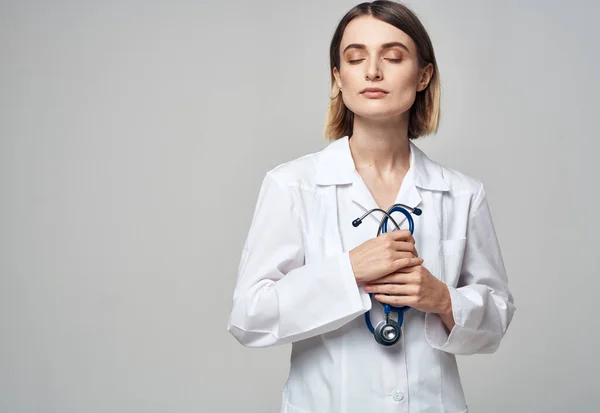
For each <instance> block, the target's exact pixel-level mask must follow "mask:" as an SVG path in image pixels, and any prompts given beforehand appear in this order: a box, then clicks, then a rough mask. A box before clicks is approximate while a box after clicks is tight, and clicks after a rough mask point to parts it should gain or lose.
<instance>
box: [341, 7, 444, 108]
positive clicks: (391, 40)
mask: <svg viewBox="0 0 600 413" xmlns="http://www.w3.org/2000/svg"><path fill="white" fill-rule="evenodd" d="M340 55H341V56H340V59H341V60H340V70H339V71H338V70H337V68H334V70H333V74H334V76H335V80H336V83H337V85H338V87H340V88H341V89H342V94H341V96H342V98H343V101H344V104H345V105H346V106H347V107H348V109H350V110H351V111H352V112H353V113H354V114H355V115H356V116H361V117H366V118H374V119H375V118H378V119H386V118H387V119H389V118H396V117H399V116H401V115H402V114H403V113H406V115H408V111H409V109H410V108H411V106H412V104H413V102H414V101H415V95H416V93H417V92H418V91H421V90H423V89H424V88H425V87H426V85H427V83H428V82H429V80H430V78H431V75H432V70H433V66H432V65H431V64H429V65H427V67H426V68H423V69H421V68H419V64H418V59H417V50H416V46H415V44H414V42H413V41H412V39H411V38H410V37H409V36H408V35H407V34H406V33H404V32H403V31H402V30H400V29H397V28H396V27H394V26H392V25H391V24H388V23H385V22H383V21H381V20H378V19H376V18H374V17H372V16H361V17H357V18H355V19H353V20H352V21H351V22H350V23H349V24H348V25H347V26H346V29H345V30H344V34H343V36H342V42H341V45H340ZM366 88H379V89H382V90H383V91H384V92H383V93H369V92H365V91H364V90H365V89H366Z"/></svg>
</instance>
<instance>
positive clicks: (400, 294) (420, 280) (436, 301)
mask: <svg viewBox="0 0 600 413" xmlns="http://www.w3.org/2000/svg"><path fill="white" fill-rule="evenodd" d="M364 287H365V291H366V292H368V293H374V297H375V299H376V300H377V301H379V302H382V303H386V304H391V305H393V306H395V307H401V306H404V305H407V306H410V307H412V308H415V309H417V310H419V311H423V312H426V313H438V314H441V315H451V314H452V303H451V299H450V292H449V291H448V287H447V286H446V284H444V283H443V282H442V281H440V280H439V279H437V278H436V277H434V276H433V275H432V274H431V273H430V272H429V270H428V269H427V268H425V267H423V266H422V265H417V266H413V267H409V268H404V269H402V270H399V271H397V272H395V273H393V274H389V275H386V276H384V277H381V278H379V279H376V280H373V281H372V282H369V283H367V284H365V286H364ZM386 294H389V295H386ZM446 324H447V326H448V327H449V328H450V329H451V328H452V327H451V326H449V325H448V323H446Z"/></svg>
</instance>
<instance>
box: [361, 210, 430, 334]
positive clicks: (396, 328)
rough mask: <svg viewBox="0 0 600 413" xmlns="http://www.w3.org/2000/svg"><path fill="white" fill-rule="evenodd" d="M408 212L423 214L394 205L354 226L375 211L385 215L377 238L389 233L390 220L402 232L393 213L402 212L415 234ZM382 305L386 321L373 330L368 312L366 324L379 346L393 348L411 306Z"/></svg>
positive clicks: (419, 211)
mask: <svg viewBox="0 0 600 413" xmlns="http://www.w3.org/2000/svg"><path fill="white" fill-rule="evenodd" d="M408 210H410V211H412V213H413V214H415V215H417V216H418V215H421V214H422V212H423V211H421V209H419V208H411V207H409V206H408V205H404V204H394V205H392V206H391V207H390V208H389V209H388V210H387V212H386V211H384V210H383V209H379V208H375V209H372V210H370V211H368V212H366V213H365V214H364V215H363V216H362V217H360V218H356V219H355V220H354V221H352V226H354V227H358V226H359V225H360V224H361V223H362V220H363V219H365V217H366V216H368V215H369V214H371V213H372V212H374V211H381V212H383V213H384V214H385V215H384V216H383V218H382V219H381V222H380V224H379V229H378V230H377V236H379V235H381V233H382V232H383V233H385V232H387V222H388V218H389V219H390V220H391V221H392V223H393V224H394V226H395V227H396V229H397V230H400V226H399V225H398V223H397V222H396V221H394V218H392V213H393V212H402V213H403V214H404V215H405V216H406V219H407V220H408V230H409V231H410V233H411V234H413V233H414V231H415V222H414V220H413V218H412V216H411V215H410V212H409V211H408ZM369 296H370V297H371V298H373V294H372V293H371V294H369ZM382 305H383V312H384V314H385V320H383V321H381V322H379V323H378V324H377V326H375V328H373V324H372V323H371V312H370V311H367V312H366V313H365V322H366V323H367V327H369V330H370V331H371V333H372V334H373V336H374V337H375V341H377V342H378V343H379V344H381V345H383V346H391V345H394V344H396V343H397V342H398V340H400V336H401V335H402V330H401V329H402V322H403V321H404V312H405V311H407V310H408V309H410V307H409V306H402V307H394V306H392V305H390V304H383V303H382ZM391 312H394V313H396V314H398V322H396V321H394V320H393V319H391V318H390V313H391Z"/></svg>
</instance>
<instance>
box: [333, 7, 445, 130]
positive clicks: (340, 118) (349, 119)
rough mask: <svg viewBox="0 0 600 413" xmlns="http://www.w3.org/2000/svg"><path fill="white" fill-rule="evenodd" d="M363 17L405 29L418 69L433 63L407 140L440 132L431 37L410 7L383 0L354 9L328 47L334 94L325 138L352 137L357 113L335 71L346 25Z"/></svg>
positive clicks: (414, 109)
mask: <svg viewBox="0 0 600 413" xmlns="http://www.w3.org/2000/svg"><path fill="white" fill-rule="evenodd" d="M360 16H373V17H375V18H376V19H379V20H381V21H384V22H386V23H389V24H391V25H392V26H395V27H397V28H398V29H400V30H402V31H403V32H404V33H406V34H407V35H408V36H409V37H410V38H411V39H412V40H413V41H414V42H415V45H416V47H417V57H418V59H419V66H420V67H421V68H423V67H425V66H426V65H427V64H429V63H431V64H432V66H433V75H432V77H431V80H430V82H429V84H428V85H427V87H426V88H425V89H424V90H422V91H420V92H417V95H416V97H415V102H414V103H413V105H412V107H411V108H410V118H409V122H408V138H409V139H417V138H419V137H421V136H425V135H430V134H433V133H435V132H437V130H438V126H439V121H440V78H439V74H438V67H437V61H436V59H435V53H434V51H433V45H432V44H431V40H430V38H429V35H428V34H427V31H426V30H425V27H424V26H423V24H422V23H421V21H420V20H419V18H418V17H417V16H416V15H415V14H414V12H412V11H411V10H410V9H409V8H408V7H406V6H405V5H403V4H400V3H397V2H394V1H386V0H380V1H374V2H372V3H361V4H359V5H357V6H355V7H353V8H352V9H351V10H350V11H349V12H348V13H346V15H345V16H344V17H343V18H342V20H341V21H340V23H339V24H338V26H337V29H336V30H335V32H334V34H333V39H332V40H331V45H330V47H329V61H330V74H331V95H330V102H329V108H328V110H327V117H326V121H325V137H326V138H327V139H328V140H330V141H334V140H337V139H340V138H342V137H344V136H351V135H352V128H353V122H354V113H352V112H351V111H350V109H348V108H347V107H346V105H344V102H343V100H342V98H341V93H340V90H339V89H338V88H337V84H336V82H335V78H334V76H333V68H334V67H337V68H338V70H340V47H341V42H342V36H343V34H344V30H345V29H346V26H347V25H348V23H350V21H351V20H352V19H354V18H356V17H360ZM335 92H337V93H335ZM334 93H335V96H334ZM332 96H333V97H332Z"/></svg>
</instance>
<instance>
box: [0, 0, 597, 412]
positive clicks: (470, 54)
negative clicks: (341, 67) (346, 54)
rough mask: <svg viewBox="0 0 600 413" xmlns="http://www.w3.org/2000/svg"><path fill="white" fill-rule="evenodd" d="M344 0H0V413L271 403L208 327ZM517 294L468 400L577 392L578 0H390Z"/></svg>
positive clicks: (582, 311)
mask: <svg viewBox="0 0 600 413" xmlns="http://www.w3.org/2000/svg"><path fill="white" fill-rule="evenodd" d="M355 4H356V3H355V2H351V1H341V0H338V1H322V0H319V1H316V0H314V1H294V2H292V1H253V2H249V1H230V2H211V3H207V2H191V1H189V2H186V1H171V2H167V1H163V2H154V1H145V2H141V1H140V2H137V3H135V2H132V1H120V2H116V1H115V2H98V1H96V2H76V3H75V2H72V3H67V2H58V1H55V2H42V1H37V2H30V1H9V2H6V1H2V2H1V3H0V137H1V141H0V185H1V187H0V189H1V201H2V202H1V204H0V212H1V214H0V217H1V218H0V219H1V221H0V234H1V237H0V241H1V245H0V246H1V251H2V253H1V254H2V256H1V257H0V258H1V259H0V411H1V412H7V413H9V412H10V413H13V412H14V413H21V412H53V413H54V412H56V413H71V412H86V413H94V412H111V413H112V412H241V411H243V412H256V413H259V412H260V413H263V412H277V411H278V408H279V401H280V389H281V386H282V385H283V382H284V380H285V378H286V376H287V371H288V367H289V362H288V355H289V350H290V348H289V347H288V346H285V347H276V348H267V349H247V348H244V347H242V346H241V345H240V344H238V343H237V342H236V341H235V339H233V337H232V336H230V335H229V333H228V332H227V331H226V322H227V318H228V316H229V311H230V308H231V297H232V293H233V288H234V284H235V279H236V270H237V265H238V260H239V257H240V253H241V248H242V245H243V242H244V239H245V236H246V232H247V229H248V226H249V223H250V218H251V215H252V211H253V208H254V204H255V201H256V197H257V195H258V189H259V185H260V181H261V179H262V177H263V175H264V173H265V172H266V171H267V170H268V169H270V168H272V167H274V166H275V165H277V164H279V163H282V162H285V161H287V160H291V159H293V158H296V157H298V156H301V155H303V154H306V153H308V152H312V151H316V150H319V149H321V148H323V147H324V145H326V141H325V140H324V139H323V137H322V136H323V135H322V130H323V124H324V117H325V111H326V107H327V102H328V93H329V72H328V70H329V67H328V46H329V42H330V39H331V35H332V33H333V30H334V28H335V26H336V24H337V22H338V21H339V19H340V18H341V17H342V16H343V14H344V13H345V12H346V11H347V10H348V9H349V8H350V7H352V6H353V5H355ZM407 4H409V5H410V6H412V7H413V9H414V10H415V11H416V12H417V13H418V15H419V16H420V17H421V19H422V21H423V23H424V24H425V25H426V27H427V28H428V30H429V32H430V35H431V37H432V40H433V43H434V46H435V49H436V53H437V56H438V58H439V66H440V73H441V79H442V85H443V86H442V87H443V89H442V94H443V98H442V123H441V128H440V132H439V133H438V135H436V136H432V137H428V138H426V139H424V140H422V141H419V142H418V145H419V146H420V147H421V148H422V149H424V150H425V151H426V153H427V154H428V155H429V156H430V157H432V158H433V159H434V160H436V161H438V162H440V163H442V164H444V165H446V166H449V167H452V168H456V169H458V170H460V171H462V172H465V173H467V174H470V175H472V176H474V177H476V178H478V179H481V180H483V181H484V183H485V184H486V188H487V191H488V195H489V201H490V206H491V209H492V214H493V217H494V221H495V224H496V228H497V232H498V237H499V239H500V242H501V245H502V249H503V254H504V257H505V263H506V267H507V269H508V273H509V280H510V285H511V288H512V291H513V293H514V295H515V299H516V305H517V307H518V310H517V313H516V315H515V318H514V320H513V323H512V325H511V327H510V329H509V332H508V334H507V335H506V337H505V339H504V341H503V343H502V345H501V347H500V349H499V350H498V352H497V353H495V354H493V355H475V356H468V357H459V363H460V368H461V374H462V379H463V383H464V386H465V391H466V393H467V401H468V404H469V406H470V411H471V412H473V413H478V412H485V413H500V412H528V413H529V412H545V413H549V412H566V411H568V412H597V411H598V406H599V405H600V391H599V390H600V389H599V382H600V380H599V379H598V370H599V369H600V364H599V356H598V354H597V349H598V348H599V347H600V340H599V338H598V336H599V334H598V326H599V323H598V319H597V314H598V311H599V310H598V306H597V305H595V304H596V303H597V302H598V300H597V295H598V290H599V287H600V283H599V281H598V279H599V276H600V274H599V265H598V263H599V260H598V247H599V243H598V236H597V233H598V230H599V229H600V228H599V226H598V219H597V217H595V216H593V208H596V207H597V205H598V196H597V191H598V189H599V186H600V185H599V184H598V177H599V176H600V174H599V172H600V170H599V167H598V161H597V152H598V149H599V145H598V131H599V130H600V128H599V126H600V125H599V116H598V113H597V112H598V111H597V109H598V100H597V99H598V96H599V92H600V91H599V85H600V82H599V80H598V73H600V61H599V58H598V53H597V52H598V46H597V40H598V38H600V29H599V28H598V24H597V16H598V13H599V12H600V7H599V5H598V2H593V1H589V2H583V1H575V2H564V1H531V0H530V1H523V0H520V1H508V2H498V1H411V2H407Z"/></svg>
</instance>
